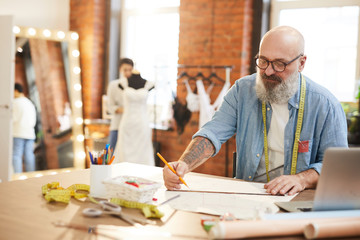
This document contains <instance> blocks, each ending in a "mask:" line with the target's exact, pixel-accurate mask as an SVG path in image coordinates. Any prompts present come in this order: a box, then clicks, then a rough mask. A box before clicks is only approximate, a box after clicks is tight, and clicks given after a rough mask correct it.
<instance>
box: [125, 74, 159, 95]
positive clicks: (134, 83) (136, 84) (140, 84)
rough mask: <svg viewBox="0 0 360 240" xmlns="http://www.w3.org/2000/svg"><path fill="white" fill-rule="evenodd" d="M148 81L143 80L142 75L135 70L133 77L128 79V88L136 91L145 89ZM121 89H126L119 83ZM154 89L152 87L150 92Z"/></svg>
mask: <svg viewBox="0 0 360 240" xmlns="http://www.w3.org/2000/svg"><path fill="white" fill-rule="evenodd" d="M146 82H147V81H146V80H145V79H143V78H142V77H141V75H140V73H139V72H138V71H136V70H134V71H133V72H132V74H131V76H130V77H129V78H128V86H129V87H131V88H134V89H136V90H137V89H140V88H144V87H145V84H146ZM119 88H121V89H122V90H124V87H123V86H122V85H121V83H119ZM153 88H154V87H150V88H149V91H150V90H152V89H153Z"/></svg>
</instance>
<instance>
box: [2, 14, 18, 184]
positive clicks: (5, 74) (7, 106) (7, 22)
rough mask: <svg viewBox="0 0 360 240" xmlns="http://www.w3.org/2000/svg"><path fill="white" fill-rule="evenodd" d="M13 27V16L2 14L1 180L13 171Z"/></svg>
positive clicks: (9, 175)
mask: <svg viewBox="0 0 360 240" xmlns="http://www.w3.org/2000/svg"><path fill="white" fill-rule="evenodd" d="M12 28H13V17H12V16H1V15H0V32H1V34H0V53H1V54H0V79H1V80H0V89H1V91H0V93H1V94H0V133H1V134H0V153H1V157H0V182H1V181H3V182H4V181H8V180H10V177H11V172H12V124H11V118H12V99H13V96H14V90H13V89H14V63H15V41H14V34H13V32H12ZM4 80H6V81H4Z"/></svg>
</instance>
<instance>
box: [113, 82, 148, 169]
mask: <svg viewBox="0 0 360 240" xmlns="http://www.w3.org/2000/svg"><path fill="white" fill-rule="evenodd" d="M120 81H121V85H122V86H123V88H124V91H123V96H124V99H123V100H124V101H123V103H124V112H123V116H122V120H121V122H120V127H119V134H118V142H117V144H116V147H115V152H114V154H115V160H114V162H132V163H139V164H145V165H151V166H154V165H155V163H154V151H153V145H152V140H151V129H150V127H149V119H148V112H147V105H146V101H147V96H148V92H149V89H150V88H152V87H153V84H152V83H151V82H149V81H147V82H146V84H145V86H144V88H140V89H134V88H131V87H129V86H128V80H127V79H126V78H122V79H121V80H120Z"/></svg>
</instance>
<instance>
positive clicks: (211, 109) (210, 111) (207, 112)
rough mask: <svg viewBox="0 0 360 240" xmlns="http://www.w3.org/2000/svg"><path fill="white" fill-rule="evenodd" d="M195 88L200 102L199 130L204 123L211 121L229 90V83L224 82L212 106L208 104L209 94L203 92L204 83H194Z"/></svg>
mask: <svg viewBox="0 0 360 240" xmlns="http://www.w3.org/2000/svg"><path fill="white" fill-rule="evenodd" d="M196 86H197V88H198V94H199V100H200V119H199V128H201V127H202V126H203V125H204V124H205V123H207V122H208V121H210V120H211V118H212V117H213V115H214V113H215V111H216V110H217V108H218V107H219V106H220V105H221V103H222V101H223V99H224V96H225V94H226V93H227V91H228V90H229V88H230V82H229V81H227V82H225V84H224V86H223V88H222V89H221V91H220V93H219V96H218V97H217V98H216V100H215V102H214V104H211V103H210V94H208V93H207V92H206V91H205V87H204V83H203V81H202V80H197V81H196Z"/></svg>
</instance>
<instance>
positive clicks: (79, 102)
mask: <svg viewBox="0 0 360 240" xmlns="http://www.w3.org/2000/svg"><path fill="white" fill-rule="evenodd" d="M82 105H83V103H82V101H80V100H78V101H76V102H75V107H77V108H81V107H82Z"/></svg>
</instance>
